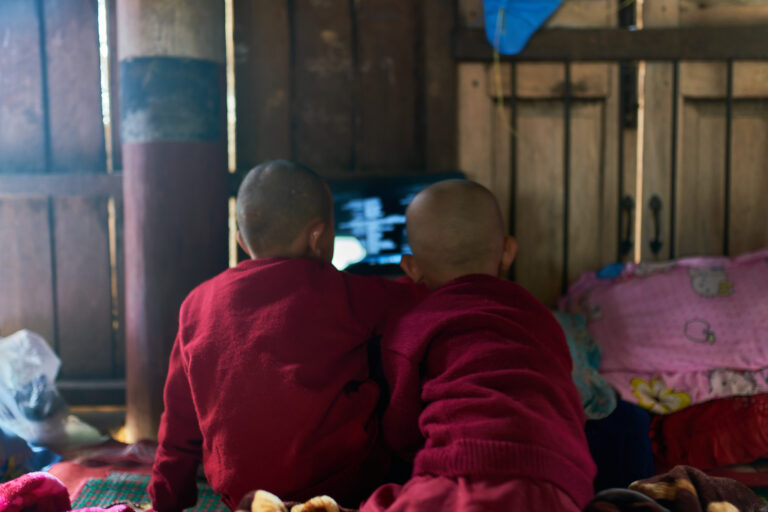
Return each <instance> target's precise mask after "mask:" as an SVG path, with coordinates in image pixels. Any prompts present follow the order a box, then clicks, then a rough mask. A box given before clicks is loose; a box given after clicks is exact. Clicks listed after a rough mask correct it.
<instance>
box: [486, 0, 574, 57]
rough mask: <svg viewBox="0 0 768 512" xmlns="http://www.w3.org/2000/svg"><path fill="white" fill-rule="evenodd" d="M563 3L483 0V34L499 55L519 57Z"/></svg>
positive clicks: (526, 0)
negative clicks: (533, 36)
mask: <svg viewBox="0 0 768 512" xmlns="http://www.w3.org/2000/svg"><path fill="white" fill-rule="evenodd" d="M562 3H563V2H562V0H483V4H484V7H485V34H486V36H487V37H488V42H489V43H491V45H492V46H493V47H494V48H495V49H496V50H497V51H498V52H499V53H500V54H502V55H514V54H516V53H520V52H521V51H522V50H523V48H525V45H526V44H527V43H528V40H529V39H530V38H531V36H532V35H533V34H534V32H536V31H537V30H538V29H539V28H540V27H541V26H542V25H543V24H544V22H546V21H547V19H548V18H549V17H550V16H552V13H553V12H555V11H556V10H557V8H558V7H560V4H562Z"/></svg>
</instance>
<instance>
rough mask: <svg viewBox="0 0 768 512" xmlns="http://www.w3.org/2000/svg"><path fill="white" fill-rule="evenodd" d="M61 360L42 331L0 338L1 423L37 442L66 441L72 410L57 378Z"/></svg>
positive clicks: (13, 431) (10, 430) (22, 332)
mask: <svg viewBox="0 0 768 512" xmlns="http://www.w3.org/2000/svg"><path fill="white" fill-rule="evenodd" d="M60 366H61V361H60V360H59V358H58V357H57V356H56V354H55V353H54V352H53V350H51V347H49V346H48V344H47V343H46V342H45V340H44V339H43V338H42V337H40V336H39V335H37V334H35V333H33V332H31V331H28V330H21V331H18V332H16V333H14V334H12V335H10V336H8V337H6V338H0V427H2V428H3V429H5V430H7V431H9V432H12V433H14V434H16V435H17V436H19V437H21V438H22V439H24V440H26V441H28V442H31V443H36V444H42V445H52V444H62V443H65V442H66V436H67V433H66V429H65V425H64V420H65V419H66V417H67V414H68V413H69V411H68V408H67V406H66V404H65V403H64V400H62V398H61V395H59V392H58V391H57V389H56V386H55V384H54V380H55V379H56V374H57V373H58V372H59V367H60Z"/></svg>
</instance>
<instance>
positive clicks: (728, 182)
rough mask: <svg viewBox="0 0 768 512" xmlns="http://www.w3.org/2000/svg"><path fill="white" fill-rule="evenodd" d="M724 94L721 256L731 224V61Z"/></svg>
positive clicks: (726, 249)
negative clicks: (723, 183) (723, 196)
mask: <svg viewBox="0 0 768 512" xmlns="http://www.w3.org/2000/svg"><path fill="white" fill-rule="evenodd" d="M727 69H728V71H727V80H726V84H727V85H726V88H727V89H726V94H725V219H724V221H723V254H724V255H726V256H728V254H729V253H730V245H731V240H730V227H731V226H730V224H731V128H732V126H731V125H732V124H733V59H728V66H727Z"/></svg>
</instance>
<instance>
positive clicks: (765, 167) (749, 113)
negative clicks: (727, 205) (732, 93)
mask: <svg viewBox="0 0 768 512" xmlns="http://www.w3.org/2000/svg"><path fill="white" fill-rule="evenodd" d="M734 107H735V108H734V111H733V131H732V135H731V136H732V139H731V140H732V143H733V151H732V152H731V158H732V159H731V218H730V253H731V255H733V256H736V255H738V254H742V253H744V252H748V251H754V250H757V249H760V248H762V247H768V226H767V225H766V219H768V201H766V194H768V144H766V140H768V102H766V101H765V100H763V101H743V102H738V103H734Z"/></svg>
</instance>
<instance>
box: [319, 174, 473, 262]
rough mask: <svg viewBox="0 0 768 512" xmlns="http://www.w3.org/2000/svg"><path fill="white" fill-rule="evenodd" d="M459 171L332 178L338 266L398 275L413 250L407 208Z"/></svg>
mask: <svg viewBox="0 0 768 512" xmlns="http://www.w3.org/2000/svg"><path fill="white" fill-rule="evenodd" d="M463 177H464V175H463V174H461V173H458V172H455V173H441V174H420V175H414V176H397V177H386V178H350V179H344V180H331V181H330V186H331V191H332V192H333V200H334V216H335V228H336V241H335V245H334V254H333V264H334V265H335V266H336V268H338V269H340V270H343V269H345V270H347V271H349V272H355V273H361V274H379V275H393V274H397V273H399V264H400V257H401V256H402V255H403V254H407V253H409V252H410V248H409V247H408V239H407V238H406V233H405V209H406V207H407V206H408V204H409V203H410V202H411V199H413V197H414V196H415V195H416V194H417V193H418V192H419V191H420V190H421V189H423V188H424V187H427V186H429V185H431V184H432V183H435V182H437V181H442V180H445V179H456V178H463Z"/></svg>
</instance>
